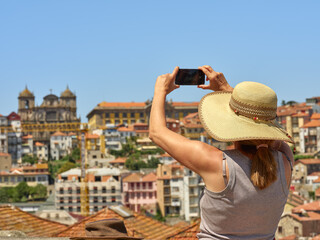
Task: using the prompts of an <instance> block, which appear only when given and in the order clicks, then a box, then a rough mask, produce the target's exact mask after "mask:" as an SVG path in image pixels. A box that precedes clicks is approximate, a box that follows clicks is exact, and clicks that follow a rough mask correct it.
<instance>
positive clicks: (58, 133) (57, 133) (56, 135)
mask: <svg viewBox="0 0 320 240" xmlns="http://www.w3.org/2000/svg"><path fill="white" fill-rule="evenodd" d="M51 136H53V137H58V136H67V134H65V133H63V132H60V131H57V132H55V133H54V134H52V135H51Z"/></svg>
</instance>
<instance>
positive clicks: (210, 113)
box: [199, 82, 293, 142]
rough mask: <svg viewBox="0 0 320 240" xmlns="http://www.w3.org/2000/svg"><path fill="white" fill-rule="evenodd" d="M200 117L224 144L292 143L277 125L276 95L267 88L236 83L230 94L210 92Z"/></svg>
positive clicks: (206, 96)
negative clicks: (260, 141)
mask: <svg viewBox="0 0 320 240" xmlns="http://www.w3.org/2000/svg"><path fill="white" fill-rule="evenodd" d="M199 115H200V120H201V122H202V125H203V126H204V128H205V130H206V131H207V132H208V134H210V135H211V136H212V137H213V138H215V139H217V140H219V141H223V142H229V141H241V140H249V139H265V140H284V141H287V142H293V141H292V138H291V137H290V136H289V135H288V133H287V132H286V131H285V130H284V129H283V128H282V127H281V126H280V125H279V124H278V123H277V121H276V117H277V95H276V93H275V92H274V91H273V90H272V89H271V88H269V87H268V86H266V85H263V84H261V83H256V82H242V83H239V84H238V85H237V86H236V87H235V88H234V90H233V92H232V93H231V92H223V91H221V92H212V93H209V94H207V95H205V96H204V97H203V98H202V99H201V101H200V104H199Z"/></svg>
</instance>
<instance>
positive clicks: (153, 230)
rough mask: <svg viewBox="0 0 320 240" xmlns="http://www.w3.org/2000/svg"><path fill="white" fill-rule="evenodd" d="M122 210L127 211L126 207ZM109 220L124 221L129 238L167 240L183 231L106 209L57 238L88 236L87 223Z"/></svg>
mask: <svg viewBox="0 0 320 240" xmlns="http://www.w3.org/2000/svg"><path fill="white" fill-rule="evenodd" d="M122 208H123V209H126V208H125V207H122ZM109 218H118V219H121V220H123V221H124V224H125V226H126V229H127V232H128V235H129V236H131V237H133V236H134V237H142V238H144V239H145V240H148V239H150V240H151V239H152V240H156V239H167V236H171V235H174V234H175V233H178V232H179V231H181V229H179V228H174V227H171V226H168V225H166V224H163V223H161V222H158V221H156V220H154V219H152V218H150V217H147V216H145V215H142V214H138V213H132V215H130V216H127V217H122V216H121V215H120V214H118V213H117V212H116V211H114V210H112V209H111V208H105V209H102V210H100V211H99V212H98V213H96V214H94V215H92V216H89V217H87V218H85V219H84V220H82V221H80V222H78V223H75V224H74V225H72V226H70V227H68V228H67V229H66V230H63V231H62V232H60V233H58V234H56V237H83V236H86V234H85V224H86V223H88V222H94V221H98V220H103V219H109Z"/></svg>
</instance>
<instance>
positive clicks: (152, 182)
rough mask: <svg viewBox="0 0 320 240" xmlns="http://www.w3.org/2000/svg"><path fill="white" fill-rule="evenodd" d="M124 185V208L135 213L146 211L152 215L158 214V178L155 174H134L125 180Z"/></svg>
mask: <svg viewBox="0 0 320 240" xmlns="http://www.w3.org/2000/svg"><path fill="white" fill-rule="evenodd" d="M122 184H123V188H122V189H123V195H122V196H123V197H122V202H123V205H124V206H126V207H128V208H129V209H131V210H133V211H135V212H140V211H141V210H145V211H148V212H149V213H151V214H154V215H155V214H156V210H157V176H156V174H155V173H149V174H147V175H143V174H141V173H132V174H130V175H128V176H126V177H125V178H123V180H122Z"/></svg>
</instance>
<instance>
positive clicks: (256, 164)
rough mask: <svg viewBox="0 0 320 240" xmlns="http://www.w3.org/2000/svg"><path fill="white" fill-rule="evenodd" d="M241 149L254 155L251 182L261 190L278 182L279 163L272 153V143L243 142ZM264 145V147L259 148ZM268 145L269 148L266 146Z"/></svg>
mask: <svg viewBox="0 0 320 240" xmlns="http://www.w3.org/2000/svg"><path fill="white" fill-rule="evenodd" d="M239 143H240V147H241V148H242V149H243V150H244V151H248V150H249V153H251V154H252V155H253V158H252V159H251V160H252V165H251V182H252V183H253V185H254V186H256V187H258V188H259V189H261V190H262V189H265V188H267V187H268V186H270V185H271V184H272V183H273V182H274V181H276V180H277V163H276V161H275V159H274V157H273V155H272V152H271V151H270V148H271V144H272V141H270V140H251V141H241V142H239ZM261 144H263V145H264V146H263V147H259V148H257V146H258V145H261ZM265 145H267V146H265Z"/></svg>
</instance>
